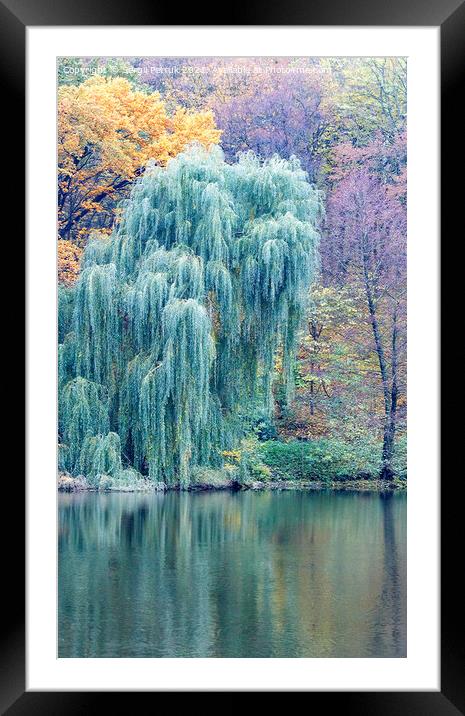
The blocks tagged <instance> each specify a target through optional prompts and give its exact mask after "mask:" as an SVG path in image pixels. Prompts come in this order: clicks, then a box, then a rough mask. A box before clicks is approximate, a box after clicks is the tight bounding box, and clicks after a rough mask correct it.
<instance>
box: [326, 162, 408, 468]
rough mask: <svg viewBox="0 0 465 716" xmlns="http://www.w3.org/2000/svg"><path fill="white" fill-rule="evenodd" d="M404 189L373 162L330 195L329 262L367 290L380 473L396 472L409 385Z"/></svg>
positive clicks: (337, 276) (343, 280) (338, 275)
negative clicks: (379, 400) (379, 420)
mask: <svg viewBox="0 0 465 716" xmlns="http://www.w3.org/2000/svg"><path fill="white" fill-rule="evenodd" d="M402 198H403V194H402V192H400V191H399V189H398V187H395V190H394V191H393V185H392V184H387V183H386V182H384V181H383V180H382V178H381V177H380V176H379V175H378V174H377V173H376V172H375V171H370V170H369V167H367V166H365V167H364V168H362V169H360V168H357V169H354V170H352V171H350V172H349V173H348V174H347V175H346V176H345V177H344V178H343V179H341V181H340V182H338V184H337V186H336V188H335V189H334V191H333V192H332V194H331V197H330V199H329V201H328V219H327V227H326V230H327V234H328V237H330V241H329V240H328V241H327V243H326V248H325V254H324V262H325V263H326V269H327V272H328V273H330V274H331V275H332V278H333V280H334V282H335V283H336V285H338V284H339V285H344V284H350V283H353V284H354V285H356V286H358V287H359V288H360V289H361V290H362V291H363V294H364V297H365V301H364V311H363V312H362V313H361V317H362V318H363V320H366V321H368V324H369V326H370V332H371V338H372V346H373V348H374V350H375V352H376V356H377V363H378V375H379V381H380V386H381V390H382V396H383V413H384V419H383V456H382V469H381V477H382V478H384V479H391V478H392V477H393V474H394V471H393V457H394V448H395V435H396V429H397V422H398V405H399V396H400V393H401V390H405V381H404V376H405V349H406V345H405V343H406V330H405V329H406V211H405V204H404V202H403V201H402Z"/></svg>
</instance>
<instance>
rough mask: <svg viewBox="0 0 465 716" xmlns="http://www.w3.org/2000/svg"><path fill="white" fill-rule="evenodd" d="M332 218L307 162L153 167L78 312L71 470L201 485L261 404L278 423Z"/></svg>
mask: <svg viewBox="0 0 465 716" xmlns="http://www.w3.org/2000/svg"><path fill="white" fill-rule="evenodd" d="M319 213H320V197H319V194H318V192H317V191H316V189H314V188H313V187H312V186H311V185H310V184H309V183H308V181H307V177H306V174H305V172H304V171H303V170H302V169H301V167H300V165H299V162H298V161H297V160H295V159H290V160H287V161H285V160H282V159H280V158H279V157H276V156H275V157H273V158H271V159H269V160H267V161H265V162H261V161H260V160H259V159H258V158H257V157H256V156H255V155H253V154H250V153H249V154H245V155H243V156H241V157H240V158H239V160H238V161H237V163H235V164H227V163H225V161H224V158H223V155H222V153H221V151H220V150H219V149H218V148H216V147H214V148H212V149H211V150H209V151H207V150H205V149H203V148H202V147H199V146H193V147H191V148H190V149H189V150H187V151H186V152H184V153H182V154H180V155H178V156H177V157H176V158H175V159H173V160H171V161H170V162H169V164H168V166H167V167H166V168H161V167H157V166H152V167H150V168H149V170H147V172H146V173H145V174H144V176H143V178H142V179H141V180H140V181H139V182H138V183H137V184H136V185H135V186H134V188H133V191H132V193H131V197H130V199H129V200H128V201H127V204H126V205H125V207H124V212H123V217H122V220H121V223H120V225H119V226H118V228H117V230H116V231H115V232H114V233H113V235H112V236H111V237H110V238H107V239H98V240H94V241H92V242H91V243H89V245H88V246H87V248H86V250H85V253H84V257H83V270H82V273H81V275H80V278H79V280H78V282H77V284H76V286H75V288H73V289H72V295H70V289H67V291H68V293H67V295H66V297H65V300H63V301H62V305H63V311H64V315H63V316H62V317H61V320H60V331H61V335H62V336H63V342H62V345H61V346H60V361H59V369H60V386H61V397H60V406H61V409H60V411H59V412H60V438H61V442H62V443H63V445H64V446H65V447H66V449H65V453H64V454H65V455H66V459H67V469H68V470H70V471H71V472H74V473H77V472H79V471H87V473H88V474H90V475H91V476H92V477H94V478H95V477H96V471H98V470H100V469H102V470H104V472H105V474H109V475H112V474H115V475H116V473H118V472H119V471H120V470H122V469H123V468H124V467H125V468H126V470H127V469H132V470H137V471H138V472H139V473H142V474H143V475H146V476H147V477H148V479H150V480H153V481H156V482H164V483H165V484H167V485H179V486H181V487H187V486H188V485H189V479H190V474H191V471H192V468H193V467H197V466H210V467H215V466H219V465H221V461H222V459H221V453H222V451H224V450H225V449H231V448H232V447H234V444H235V442H236V441H237V440H238V438H239V434H240V426H239V427H238V424H237V423H238V421H237V419H236V418H237V414H238V410H239V408H240V406H242V407H243V406H244V404H246V403H247V401H248V400H252V399H253V400H256V399H257V396H259V397H260V398H261V399H262V401H263V407H264V410H266V411H268V413H269V415H270V416H271V413H272V409H273V398H272V387H273V385H272V376H273V373H274V364H275V359H276V354H277V352H278V351H281V353H282V366H283V370H282V376H283V381H284V384H285V388H286V392H287V395H288V397H290V396H291V395H292V375H293V361H294V352H295V342H296V331H297V329H298V326H299V322H300V319H301V316H302V313H303V309H304V307H305V300H306V296H307V295H308V287H309V284H310V283H311V281H312V277H313V274H314V272H315V268H316V265H317V256H318V252H317V249H318V233H317V229H316V224H317V220H318V216H319ZM119 451H120V452H119Z"/></svg>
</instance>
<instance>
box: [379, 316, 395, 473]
mask: <svg viewBox="0 0 465 716" xmlns="http://www.w3.org/2000/svg"><path fill="white" fill-rule="evenodd" d="M397 392H398V391H397V305H395V306H394V313H393V316H392V381H391V394H390V405H389V414H388V415H386V422H385V428H384V441H383V466H382V468H381V479H382V480H392V479H393V477H394V470H393V467H392V459H393V457H394V439H395V435H396V420H397Z"/></svg>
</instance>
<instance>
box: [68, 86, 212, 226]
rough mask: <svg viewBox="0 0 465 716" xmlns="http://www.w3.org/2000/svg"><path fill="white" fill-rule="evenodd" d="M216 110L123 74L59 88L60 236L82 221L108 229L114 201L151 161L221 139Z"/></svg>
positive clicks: (120, 197) (84, 223)
mask: <svg viewBox="0 0 465 716" xmlns="http://www.w3.org/2000/svg"><path fill="white" fill-rule="evenodd" d="M219 139H220V131H219V130H217V129H216V128H215V122H214V118H213V115H212V113H211V112H193V111H187V110H185V109H175V111H174V114H173V115H172V116H170V115H169V114H168V112H167V109H166V105H165V102H164V101H163V100H162V99H161V97H160V95H159V93H158V92H154V93H151V94H147V93H146V92H143V91H140V90H134V89H133V88H132V86H131V83H130V82H129V81H128V80H127V79H125V78H123V77H115V78H110V79H107V78H105V77H101V76H96V77H91V78H90V79H88V80H86V81H85V82H83V83H82V84H80V85H78V86H73V85H63V86H61V87H60V88H59V90H58V173H59V176H58V208H59V226H60V236H61V237H62V238H63V239H67V240H68V239H70V240H75V239H76V237H77V236H78V235H79V233H80V229H81V228H82V227H83V226H85V227H86V228H87V229H88V230H89V231H90V230H91V229H92V228H96V229H102V228H105V229H108V228H109V227H111V225H112V224H113V221H114V211H115V206H116V203H117V202H118V201H119V200H120V199H122V198H123V197H124V196H125V195H126V194H127V192H128V190H129V188H130V184H131V182H132V181H133V180H134V179H135V178H136V177H137V176H138V175H139V174H140V173H141V172H142V171H143V169H144V167H145V165H146V164H147V162H148V161H149V160H154V161H155V162H157V163H158V164H166V162H168V161H169V159H170V158H171V157H174V156H176V154H178V153H179V152H181V151H182V150H183V149H184V148H185V147H186V146H187V145H188V144H189V143H191V142H193V141H196V142H200V143H201V144H202V145H203V146H205V147H209V146H210V145H212V144H216V143H218V141H219Z"/></svg>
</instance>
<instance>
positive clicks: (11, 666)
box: [0, 0, 465, 716]
mask: <svg viewBox="0 0 465 716" xmlns="http://www.w3.org/2000/svg"><path fill="white" fill-rule="evenodd" d="M181 7H182V6H181V5H180V6H178V7H175V6H174V5H173V4H171V5H170V4H169V3H163V4H162V3H156V2H153V1H152V2H149V1H148V0H137V1H136V2H133V3H128V2H123V1H122V0H112V2H111V3H109V2H105V0H79V2H74V3H73V2H70V1H69V0H67V1H66V0H60V1H59V2H55V1H54V0H0V55H1V64H0V73H1V80H2V82H1V88H2V95H3V100H4V101H3V103H2V104H3V109H2V112H1V113H0V116H1V119H2V122H4V125H5V126H4V128H3V133H2V136H3V147H2V148H3V158H4V161H5V165H4V167H5V168H4V172H3V175H4V177H6V179H7V181H6V182H5V186H4V188H3V206H4V207H5V213H8V214H9V215H10V216H12V215H13V216H16V217H17V216H20V215H21V214H22V213H23V193H22V190H21V188H22V187H23V186H24V166H25V162H24V159H25V150H24V148H23V136H24V130H25V87H26V84H25V82H26V78H25V51H26V28H27V27H28V26H34V25H43V26H60V25H68V26H69V25H111V26H115V25H165V26H166V25H173V24H179V23H176V22H174V21H175V20H179V17H180V15H181V16H182V20H183V23H182V24H183V25H211V24H212V23H211V15H210V13H211V11H210V10H209V8H208V6H201V5H190V6H187V7H183V8H182V10H180V8H181ZM231 10H232V12H231V13H230V15H229V17H223V18H222V19H221V21H217V22H216V23H215V24H218V25H230V24H234V25H319V26H322V25H324V26H331V25H332V26H340V25H349V26H357V25H365V26H380V25H387V26H406V25H407V26H415V25H418V26H440V33H441V217H442V218H441V235H442V237H444V245H445V246H447V247H448V248H447V251H449V250H450V247H451V245H452V246H453V243H454V240H455V237H456V236H457V234H456V233H455V231H454V219H455V218H456V217H457V218H458V209H457V207H460V206H461V201H460V200H461V198H462V197H461V195H462V194H463V189H462V183H463V182H462V181H454V179H453V177H454V171H453V170H454V167H456V165H457V163H458V162H459V161H460V158H459V154H460V152H459V148H460V146H461V145H462V146H463V141H462V142H461V141H460V136H462V137H463V127H462V125H463V119H462V114H461V112H460V104H461V103H460V99H461V95H460V93H459V85H460V79H461V78H462V75H463V67H464V66H465V0H390V2H385V1H384V0H372V1H371V2H364V0H352V1H351V2H347V0H330V1H329V2H328V0H313V1H312V2H304V0H286V2H283V3H280V4H279V5H267V4H266V3H265V2H264V0H262V2H259V1H257V0H249V1H248V2H247V3H244V4H243V5H241V6H240V7H238V6H231ZM204 20H205V22H204ZM172 21H173V22H172ZM232 21H234V22H232ZM425 151H428V148H427V147H426V148H425ZM5 152H6V157H5ZM462 173H463V172H462ZM462 202H463V200H462ZM425 211H427V207H425ZM14 223H15V225H16V229H15V230H14V231H15V233H14V236H12V235H11V231H12V229H9V231H8V235H9V236H10V241H9V244H10V245H11V246H12V247H13V248H14V249H16V257H15V259H14V261H15V262H16V264H15V265H16V266H18V265H20V262H21V261H22V260H24V258H25V242H24V241H21V225H20V224H19V222H18V220H16V221H15V222H14ZM459 227H460V224H459V223H457V228H458V229H459ZM460 228H461V227H460ZM459 230H460V229H459ZM446 255H448V254H446V248H444V249H443V250H442V251H441V256H442V259H441V261H442V263H443V262H444V258H445V256H446ZM18 262H19V263H18ZM451 264H454V261H452V262H447V271H448V275H447V286H448V287H450V286H453V285H456V286H459V287H460V285H461V282H460V270H459V268H458V266H457V267H456V268H455V269H454V267H453V266H451ZM454 271H455V274H454ZM15 273H16V271H15ZM18 273H19V272H18ZM16 291H17V293H18V295H20V294H21V290H20V280H19V278H18V277H17V278H16ZM448 293H449V292H448ZM449 296H450V298H449V299H448V301H446V296H445V292H444V291H441V315H442V318H443V319H444V318H446V316H447V315H448V314H449V310H448V309H450V308H451V306H452V305H453V298H452V296H451V294H450V293H449ZM15 305H17V303H15ZM9 321H10V322H13V323H14V324H15V326H14V330H15V331H16V335H15V336H14V339H15V347H16V348H15V350H16V351H17V356H18V359H19V355H20V352H21V351H20V348H21V346H22V344H23V340H24V338H23V331H22V326H21V318H20V315H19V314H17V315H13V316H10V317H9ZM442 325H443V328H442V331H441V335H442V337H443V338H444V336H445V337H446V339H447V335H448V334H447V333H445V329H444V321H443V322H442ZM446 346H448V347H449V348H451V345H450V344H449V343H448V342H447V340H446V341H445V347H444V350H443V351H442V364H443V365H444V363H445V361H446V360H447V357H448V355H449V354H448V353H447V354H446ZM428 350H431V346H429V347H428ZM433 350H434V347H433ZM426 359H427V358H426ZM16 367H17V368H19V369H21V364H20V363H19V360H18V364H17V366H16ZM22 384H23V381H22V375H21V374H20V375H19V376H18V383H17V385H18V386H20V385H22ZM425 389H427V388H426V387H425ZM451 390H452V391H453V388H452V389H451ZM444 392H445V393H446V394H445V395H444ZM448 393H449V390H447V391H444V390H443V391H442V397H441V413H442V415H443V416H444V414H445V413H446V412H447V413H448V412H449V410H448V408H449V404H448V403H449V401H450V400H451V398H448V397H447V394H448ZM21 398H22V396H21V393H20V389H17V390H15V396H14V402H15V403H16V404H17V405H20V406H21V405H22V404H24V403H22V400H21ZM446 408H447V411H446ZM456 421H457V422H456V426H457V425H458V418H456ZM14 425H15V428H14V432H15V433H16V435H18V433H19V434H20V435H21V422H20V421H17V420H15V421H14ZM31 429H33V427H31ZM454 429H455V430H456V431H457V432H456V435H457V442H455V443H454V442H451V445H452V448H451V450H452V451H453V448H454V444H455V445H458V446H460V442H459V440H458V427H455V428H454V426H453V425H448V429H447V435H448V436H449V437H450V435H451V434H453V431H454ZM443 433H444V431H443ZM442 452H443V456H442V459H441V473H442V475H443V476H445V477H444V478H443V480H442V486H441V525H442V526H441V691H440V692H433V691H431V692H416V691H408V692H310V693H308V694H306V698H307V699H309V701H307V705H306V708H315V706H317V702H320V701H321V700H322V699H324V700H325V701H324V704H321V705H323V706H324V707H325V708H328V707H333V708H340V709H341V710H342V711H343V712H345V713H354V714H359V715H363V714H370V715H371V714H380V715H384V714H385V715H392V716H394V714H395V715H399V716H401V715H402V716H404V714H405V715H409V716H410V715H411V716H416V715H417V714H418V716H430V715H431V716H433V715H434V716H442V715H443V716H449V715H450V716H453V715H454V714H455V715H456V714H459V713H462V714H465V690H464V679H463V674H464V673H465V671H464V668H463V665H464V662H463V655H464V653H463V642H464V639H463V634H464V631H463V605H462V602H463V592H462V590H461V589H460V586H459V584H460V572H461V571H463V568H462V567H461V565H462V564H463V551H461V550H460V549H459V545H460V544H462V545H463V537H462V534H461V532H462V530H461V526H462V524H463V519H461V511H462V505H463V480H462V478H461V477H458V478H457V479H450V480H449V479H446V478H448V476H449V475H450V474H452V476H454V472H453V467H452V464H453V463H452V461H451V462H450V463H449V464H447V454H445V450H444V449H443V451H442ZM19 454H21V446H20V447H19V451H17V455H19ZM11 472H13V468H11ZM14 474H15V480H14V481H13V480H5V483H8V484H5V483H4V493H5V492H6V503H5V504H6V505H9V504H14V505H17V506H19V509H18V508H17V509H16V510H15V511H14V513H13V514H12V517H13V520H12V526H11V527H10V528H9V532H8V537H7V539H5V540H4V550H3V570H2V571H3V580H2V581H3V589H2V593H3V598H4V600H5V602H6V604H5V603H4V606H3V609H2V615H3V619H2V621H3V623H4V631H3V635H2V636H3V639H2V646H1V655H2V667H1V687H0V695H1V701H0V706H1V708H2V713H6V712H8V714H11V716H19V715H20V714H31V713H32V714H42V713H43V714H47V715H51V714H77V713H80V714H81V713H82V714H84V713H85V714H89V713H94V712H97V710H100V709H101V708H102V707H106V708H108V707H109V702H108V699H110V700H113V699H114V697H113V695H112V693H110V692H106V693H96V692H76V693H74V692H73V693H72V692H57V691H54V692H44V691H40V692H39V691H37V692H33V691H27V692H26V691H25V579H24V553H25V549H24V548H25V538H24V527H25V521H24V514H22V510H21V509H20V506H21V504H24V502H23V500H24V498H25V487H24V481H22V480H21V470H20V465H18V461H17V459H16V461H15V466H14ZM9 491H10V492H11V496H10V495H9V494H8V492H9ZM461 498H462V499H461ZM461 538H462V539H461ZM461 627H462V628H461ZM134 693H135V692H122V693H121V692H119V693H118V694H117V695H116V698H117V700H118V701H117V702H116V704H115V705H116V706H117V708H118V707H119V708H120V709H124V710H125V711H126V710H128V709H131V710H133V711H134V710H136V709H139V708H141V705H139V704H141V702H140V700H139V697H143V698H144V701H145V702H146V706H144V707H143V708H144V712H145V709H146V708H147V709H148V708H153V707H154V705H155V703H156V702H155V699H158V694H153V693H151V692H149V693H147V692H146V693H139V692H138V693H137V696H138V699H137V702H138V705H137V706H135V705H134V700H133V699H134ZM235 698H236V695H235V694H234V696H233V699H235ZM104 699H105V701H104ZM129 699H131V701H129ZM195 702H196V699H194V703H195ZM231 703H233V702H231ZM199 704H200V702H199ZM118 705H119V706H118ZM204 708H205V702H204V701H203V703H202V709H204Z"/></svg>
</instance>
